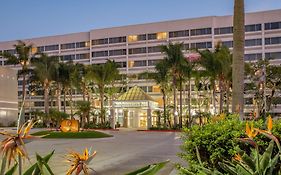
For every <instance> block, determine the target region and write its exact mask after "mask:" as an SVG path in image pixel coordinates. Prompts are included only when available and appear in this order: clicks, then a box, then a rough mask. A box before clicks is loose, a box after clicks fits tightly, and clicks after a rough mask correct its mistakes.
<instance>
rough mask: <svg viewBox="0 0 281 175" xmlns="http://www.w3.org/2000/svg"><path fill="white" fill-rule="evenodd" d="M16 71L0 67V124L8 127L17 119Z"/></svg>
mask: <svg viewBox="0 0 281 175" xmlns="http://www.w3.org/2000/svg"><path fill="white" fill-rule="evenodd" d="M17 92H18V83H17V71H15V70H12V69H8V68H3V67H0V123H1V125H4V126H8V125H10V124H11V123H13V122H15V121H16V120H17V118H18V93H17Z"/></svg>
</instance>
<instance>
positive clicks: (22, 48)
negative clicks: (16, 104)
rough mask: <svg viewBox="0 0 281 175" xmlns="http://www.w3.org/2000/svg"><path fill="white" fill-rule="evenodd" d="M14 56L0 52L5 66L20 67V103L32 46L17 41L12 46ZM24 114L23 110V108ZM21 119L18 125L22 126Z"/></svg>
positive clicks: (24, 92) (24, 87) (24, 94)
mask: <svg viewBox="0 0 281 175" xmlns="http://www.w3.org/2000/svg"><path fill="white" fill-rule="evenodd" d="M14 47H15V51H16V52H15V54H12V53H10V52H3V53H1V52H0V56H1V55H2V56H3V57H4V58H7V64H13V65H20V66H21V70H20V71H19V73H18V74H19V75H20V76H22V102H23V101H24V99H25V96H26V76H27V74H28V73H29V64H30V59H31V54H32V44H29V45H27V44H26V43H25V42H23V41H20V40H19V41H18V43H17V44H15V45H14ZM23 114H24V108H23ZM22 120H23V118H22V117H21V119H20V125H21V124H23V121H22Z"/></svg>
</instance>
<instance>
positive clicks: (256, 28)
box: [245, 24, 261, 32]
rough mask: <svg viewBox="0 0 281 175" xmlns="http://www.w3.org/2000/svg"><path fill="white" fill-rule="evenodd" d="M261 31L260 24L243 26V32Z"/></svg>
mask: <svg viewBox="0 0 281 175" xmlns="http://www.w3.org/2000/svg"><path fill="white" fill-rule="evenodd" d="M255 31H261V24H251V25H246V26H245V32H255Z"/></svg>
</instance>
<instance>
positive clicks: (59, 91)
mask: <svg viewBox="0 0 281 175" xmlns="http://www.w3.org/2000/svg"><path fill="white" fill-rule="evenodd" d="M56 91H57V92H56V97H57V100H56V106H57V108H58V111H60V110H61V99H60V97H61V85H60V83H58V88H57V90H56Z"/></svg>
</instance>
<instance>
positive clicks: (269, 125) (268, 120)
mask: <svg viewBox="0 0 281 175" xmlns="http://www.w3.org/2000/svg"><path fill="white" fill-rule="evenodd" d="M271 130H272V117H271V115H269V116H268V118H267V131H268V132H269V133H271Z"/></svg>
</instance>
